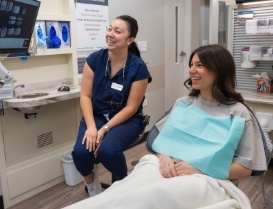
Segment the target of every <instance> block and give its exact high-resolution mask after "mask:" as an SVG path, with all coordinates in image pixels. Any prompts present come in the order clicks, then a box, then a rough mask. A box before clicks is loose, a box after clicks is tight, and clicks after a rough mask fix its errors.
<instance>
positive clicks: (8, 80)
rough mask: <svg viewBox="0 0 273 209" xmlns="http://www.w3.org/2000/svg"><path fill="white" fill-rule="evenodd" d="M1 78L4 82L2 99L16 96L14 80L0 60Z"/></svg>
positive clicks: (1, 87) (0, 86)
mask: <svg viewBox="0 0 273 209" xmlns="http://www.w3.org/2000/svg"><path fill="white" fill-rule="evenodd" d="M0 79H1V80H2V81H3V82H4V83H2V84H0V100H3V99H9V98H14V96H15V91H14V80H13V77H12V74H11V72H9V71H8V70H7V69H6V68H5V67H4V65H3V64H2V62H1V61H0Z"/></svg>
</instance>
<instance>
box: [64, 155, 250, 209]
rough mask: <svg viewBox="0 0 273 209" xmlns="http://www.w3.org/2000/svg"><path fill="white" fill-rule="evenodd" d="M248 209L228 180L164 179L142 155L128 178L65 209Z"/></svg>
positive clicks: (243, 197)
mask: <svg viewBox="0 0 273 209" xmlns="http://www.w3.org/2000/svg"><path fill="white" fill-rule="evenodd" d="M75 208H77V209H79V208H80V209H87V208H91V209H108V208H109V209H153V208H154V209H171V208H173V209H197V208H199V209H220V208H221V209H235V208H236V209H239V208H241V209H251V205H250V202H249V200H248V198H247V197H246V195H245V194H244V193H243V192H242V191H241V190H239V189H238V188H237V187H236V186H235V185H234V184H233V183H232V182H230V181H228V180H219V179H214V178H211V177H209V176H206V175H200V174H196V175H188V176H180V177H174V178H164V177H163V176H162V175H161V174H160V171H159V162H158V158H157V157H156V156H154V155H145V156H144V157H142V158H141V160H140V162H139V163H138V164H137V165H136V166H135V168H134V170H133V171H132V173H131V174H130V175H128V176H127V177H126V178H125V179H123V180H121V181H117V182H115V183H114V184H113V185H112V186H111V187H110V188H108V189H107V190H106V191H104V192H103V193H101V194H100V195H97V196H95V197H90V198H87V199H85V200H82V201H80V202H78V203H75V204H72V205H70V206H68V207H65V209H75Z"/></svg>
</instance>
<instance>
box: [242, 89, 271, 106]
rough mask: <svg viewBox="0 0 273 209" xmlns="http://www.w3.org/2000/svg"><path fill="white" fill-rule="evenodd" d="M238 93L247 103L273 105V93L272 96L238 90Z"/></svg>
mask: <svg viewBox="0 0 273 209" xmlns="http://www.w3.org/2000/svg"><path fill="white" fill-rule="evenodd" d="M237 91H238V92H240V93H241V94H242V96H243V97H244V99H245V101H247V102H254V103H262V104H271V105H273V93H271V94H262V93H258V92H256V91H252V90H243V89H237Z"/></svg>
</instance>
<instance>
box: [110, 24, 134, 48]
mask: <svg viewBox="0 0 273 209" xmlns="http://www.w3.org/2000/svg"><path fill="white" fill-rule="evenodd" d="M129 35H130V33H129V28H128V25H127V24H126V22H125V21H123V20H120V19H116V20H115V21H114V22H113V23H112V24H111V25H110V26H109V27H108V29H107V33H106V44H107V48H108V49H114V48H124V47H128V46H129V44H130V43H131V39H133V38H129Z"/></svg>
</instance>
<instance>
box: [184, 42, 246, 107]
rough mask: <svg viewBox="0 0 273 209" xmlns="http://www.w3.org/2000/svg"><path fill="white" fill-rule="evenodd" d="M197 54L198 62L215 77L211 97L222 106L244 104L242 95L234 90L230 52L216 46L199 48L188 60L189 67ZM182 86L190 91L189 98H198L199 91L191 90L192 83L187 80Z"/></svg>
mask: <svg viewBox="0 0 273 209" xmlns="http://www.w3.org/2000/svg"><path fill="white" fill-rule="evenodd" d="M195 54H197V55H198V57H199V60H200V62H201V63H202V64H203V65H204V66H205V67H206V68H207V69H208V70H209V71H212V72H213V73H214V74H215V75H216V80H215V81H214V85H213V87H212V96H213V97H214V98H215V99H216V100H217V101H219V102H220V103H223V104H234V103H235V102H242V103H243V102H244V98H243V97H242V95H241V94H240V93H238V92H236V90H235V84H236V83H235V82H236V72H235V69H236V68H235V63H234V59H233V57H232V55H231V54H230V52H229V51H228V50H227V49H226V48H225V47H223V46H221V45H218V44H213V45H206V46H201V47H199V48H197V49H195V50H194V51H193V52H192V54H191V56H190V59H189V67H191V62H192V58H193V56H194V55H195ZM184 85H185V86H186V87H187V88H188V89H189V90H190V93H189V95H190V96H198V95H199V94H200V90H197V89H192V88H191V86H192V81H191V79H190V78H188V79H187V80H186V81H185V82H184Z"/></svg>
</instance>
